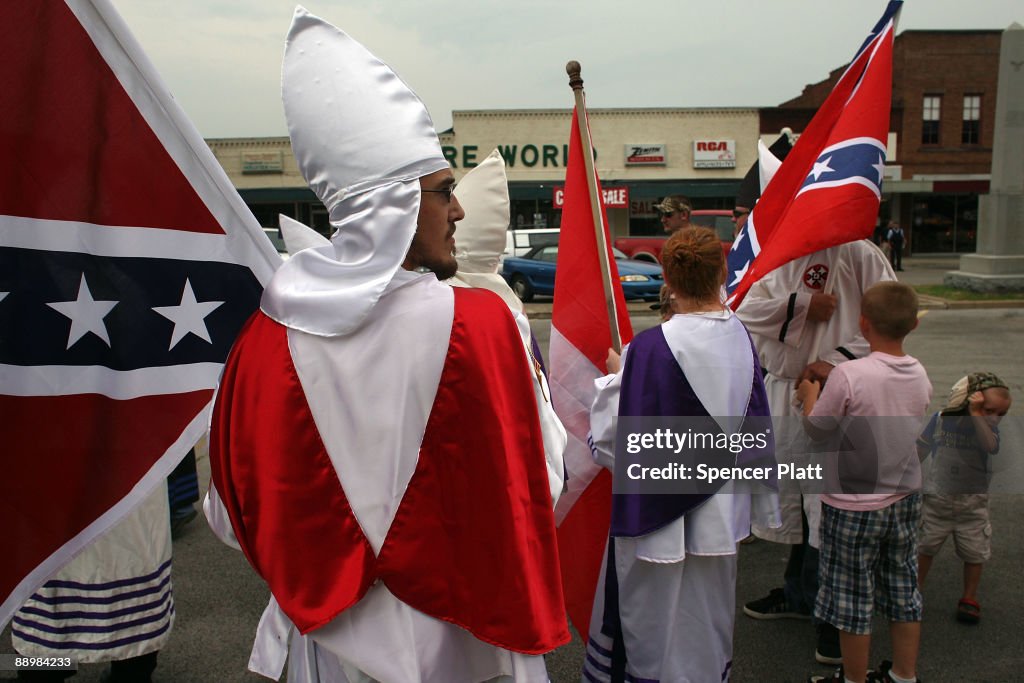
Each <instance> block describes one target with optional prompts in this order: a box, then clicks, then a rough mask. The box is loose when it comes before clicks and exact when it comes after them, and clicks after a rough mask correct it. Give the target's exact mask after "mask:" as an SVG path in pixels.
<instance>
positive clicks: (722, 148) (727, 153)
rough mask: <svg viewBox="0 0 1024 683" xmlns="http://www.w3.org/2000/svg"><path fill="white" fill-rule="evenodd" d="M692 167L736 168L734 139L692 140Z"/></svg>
mask: <svg viewBox="0 0 1024 683" xmlns="http://www.w3.org/2000/svg"><path fill="white" fill-rule="evenodd" d="M693 167H694V168H736V141H735V140H694V141H693Z"/></svg>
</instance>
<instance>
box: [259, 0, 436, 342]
mask: <svg viewBox="0 0 1024 683" xmlns="http://www.w3.org/2000/svg"><path fill="white" fill-rule="evenodd" d="M281 91H282V97H283V99H284V109H285V117H286V119H287V121H288V132H289V134H290V135H291V140H292V151H293V152H294V154H295V158H296V160H297V161H298V165H299V171H300V172H301V173H302V176H303V177H304V178H305V179H306V182H308V183H309V186H310V188H312V190H313V191H314V192H315V193H316V195H317V197H318V198H319V199H320V201H322V202H323V203H324V205H325V206H326V207H327V210H328V212H329V217H330V223H331V227H332V228H333V229H334V234H333V236H332V238H331V246H332V248H327V247H326V246H325V245H321V246H319V247H315V248H311V249H309V248H307V249H303V250H302V251H300V252H298V253H296V254H295V255H294V256H293V257H292V258H291V259H289V260H288V261H287V262H285V263H284V264H283V265H282V266H281V267H280V268H279V269H278V270H277V272H276V273H275V274H274V277H273V278H272V279H271V281H270V283H269V284H268V285H267V288H266V290H265V291H264V293H263V299H262V302H261V308H262V309H263V311H264V312H265V313H266V314H267V315H268V316H270V317H271V318H273V319H274V320H276V321H278V322H280V323H281V324H283V325H286V326H288V327H291V328H294V329H298V330H302V331H304V332H309V333H311V334H316V335H322V336H338V335H344V334H348V333H349V332H352V331H353V330H355V329H357V328H358V327H359V326H360V325H361V324H362V322H363V320H365V318H366V316H367V315H369V313H370V311H371V310H372V309H373V307H374V306H375V305H376V303H377V301H378V300H379V299H380V296H381V294H382V293H383V291H384V288H385V287H386V286H387V284H388V282H390V281H391V278H392V277H393V276H394V274H395V272H396V271H397V270H398V269H399V268H400V267H401V264H402V262H403V261H404V260H405V255H406V252H407V251H408V250H409V245H410V243H411V242H412V237H413V234H414V233H415V232H416V217H417V214H418V213H419V202H420V188H419V178H421V177H423V176H425V175H428V174H430V173H434V172H435V171H439V170H441V169H445V168H448V162H447V161H446V160H445V158H444V155H443V154H442V153H441V145H440V142H439V141H438V139H437V133H436V132H435V131H434V124H433V122H432V121H431V119H430V115H429V114H428V113H427V110H426V108H425V107H424V106H423V103H422V102H421V101H420V99H419V98H418V97H417V96H416V94H415V93H413V92H412V90H410V89H409V88H408V86H406V85H405V83H403V82H402V80H401V79H400V78H399V77H398V76H397V75H395V73H394V72H393V71H392V70H391V69H390V68H389V67H388V66H387V64H384V63H383V62H382V61H380V60H379V59H377V58H376V57H375V56H373V55H372V54H371V53H370V52H369V51H368V50H367V49H366V48H365V47H363V46H362V45H360V44H359V43H358V42H356V41H355V40H353V39H352V38H351V37H350V36H348V35H347V34H346V33H344V32H343V31H341V30H340V29H338V28H337V27H335V26H332V25H331V24H329V23H328V22H326V21H324V20H323V19H320V18H319V17H316V16H314V15H312V14H310V13H308V12H307V11H306V10H305V9H304V8H302V7H297V8H296V10H295V16H294V17H293V20H292V26H291V29H290V30H289V32H288V38H287V42H286V46H285V55H284V67H283V69H282V76H281Z"/></svg>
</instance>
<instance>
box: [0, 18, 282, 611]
mask: <svg viewBox="0 0 1024 683" xmlns="http://www.w3.org/2000/svg"><path fill="white" fill-rule="evenodd" d="M0 44H2V45H3V49H4V58H3V59H2V60H0V86H2V87H0V108H2V110H3V112H4V115H3V117H0V149H2V151H3V155H4V158H6V159H10V160H17V163H8V164H4V165H3V166H0V187H3V188H4V191H3V192H2V193H0V329H2V330H3V334H2V335H0V377H2V380H3V381H2V386H0V416H2V417H0V420H2V422H0V424H2V431H3V433H4V438H5V439H6V443H5V448H4V455H3V469H4V476H3V477H0V516H2V517H3V519H4V520H5V522H4V526H3V528H4V532H3V538H2V541H0V543H2V545H3V547H4V548H5V549H6V555H5V557H4V562H3V563H2V564H0V624H3V623H6V622H7V620H8V619H9V618H10V616H11V615H12V613H13V612H14V610H15V609H17V608H18V607H19V606H20V605H21V604H22V602H24V600H25V599H26V598H27V597H28V596H29V595H30V594H31V593H32V592H33V591H34V590H35V589H36V588H38V587H39V586H40V585H41V584H42V583H43V582H44V581H45V580H46V579H47V578H48V577H49V576H50V575H52V574H53V573H54V572H55V571H57V570H58V569H59V568H60V567H61V566H63V565H64V564H66V562H67V561H68V560H70V559H71V558H72V557H73V556H74V555H75V554H76V553H77V552H78V551H79V550H81V549H82V548H83V547H84V546H85V545H87V544H88V543H89V542H90V541H91V540H92V539H93V538H95V537H96V536H97V535H98V534H100V533H102V532H103V531H105V530H106V529H108V528H109V527H110V526H111V525H112V524H114V523H115V522H116V521H117V520H118V519H119V518H120V517H121V516H123V514H125V513H126V512H128V511H129V510H130V509H131V508H132V507H133V506H134V505H135V504H136V503H137V502H138V501H139V500H140V499H141V498H142V497H143V496H144V495H146V494H148V493H149V491H150V490H152V489H153V487H154V486H157V485H162V484H163V482H164V479H165V477H166V475H167V474H168V473H169V472H170V470H171V469H172V468H173V467H174V465H175V463H176V462H177V461H178V460H180V459H181V457H182V456H183V455H184V454H185V452H186V451H187V450H188V449H189V447H190V446H192V445H193V444H194V443H195V442H196V441H197V440H198V439H199V437H200V436H201V435H202V433H203V432H204V431H205V427H206V422H207V413H206V410H207V408H208V406H209V402H210V399H211V397H212V393H213V389H214V387H215V385H216V382H217V377H218V375H219V373H220V369H221V367H222V365H223V361H224V359H225V357H226V356H227V352H228V350H229V349H230V347H231V344H232V342H233V341H234V338H235V336H236V334H237V332H238V330H239V329H240V328H241V326H242V324H243V323H244V321H245V320H246V318H248V317H249V315H250V314H251V313H252V311H253V310H255V308H256V306H257V305H258V303H259V295H260V291H261V289H262V284H261V283H264V282H266V280H267V279H269V277H270V275H271V273H272V272H273V270H274V268H275V267H276V263H278V262H279V257H278V256H277V254H276V252H274V251H273V248H272V247H271V245H270V243H269V241H268V240H267V239H266V237H265V236H264V235H263V233H262V230H261V228H260V226H259V225H258V224H257V223H256V221H255V219H254V218H253V216H252V214H251V213H249V212H248V209H247V208H246V207H245V204H244V203H243V202H242V200H241V198H240V197H239V196H238V194H237V192H235V190H234V188H233V187H232V186H231V183H230V181H229V180H228V179H227V177H226V176H225V174H224V172H223V170H222V169H221V168H220V166H219V164H218V163H217V161H216V159H215V158H214V157H213V155H212V154H211V153H210V150H209V149H208V148H207V146H206V144H205V143H204V142H203V140H202V138H201V136H200V135H199V133H198V132H197V131H196V130H195V129H194V128H193V127H192V125H191V123H189V121H188V119H187V118H186V117H185V116H184V114H183V113H182V112H181V110H180V109H179V108H178V106H177V105H176V104H175V102H174V100H173V99H172V98H171V96H170V93H169V92H168V91H167V88H166V87H165V86H164V85H163V83H162V82H161V81H160V79H159V77H158V76H157V75H156V72H155V70H154V69H153V67H152V65H151V64H150V63H149V61H148V60H147V59H146V58H145V55H144V54H143V53H142V50H141V49H140V48H139V46H138V44H137V43H136V42H135V41H134V39H133V38H132V37H131V36H130V34H129V33H128V31H127V28H126V27H125V25H124V23H123V22H122V21H121V20H120V18H119V17H118V16H117V14H116V13H115V12H114V10H113V8H112V7H111V6H110V4H109V2H107V1H106V0H95V1H94V2H74V3H67V4H65V3H62V2H12V3H4V4H3V9H2V10H0Z"/></svg>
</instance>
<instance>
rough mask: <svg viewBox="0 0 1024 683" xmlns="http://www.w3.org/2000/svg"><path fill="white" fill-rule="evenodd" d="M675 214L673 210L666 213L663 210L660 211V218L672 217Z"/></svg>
mask: <svg viewBox="0 0 1024 683" xmlns="http://www.w3.org/2000/svg"><path fill="white" fill-rule="evenodd" d="M675 215H676V212H675V211H669V212H667V213H666V212H664V211H662V212H661V217H662V218H672V216H675Z"/></svg>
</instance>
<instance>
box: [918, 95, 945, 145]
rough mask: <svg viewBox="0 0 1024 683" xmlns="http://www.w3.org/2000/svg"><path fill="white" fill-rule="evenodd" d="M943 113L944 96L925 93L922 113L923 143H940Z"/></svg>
mask: <svg viewBox="0 0 1024 683" xmlns="http://www.w3.org/2000/svg"><path fill="white" fill-rule="evenodd" d="M941 115H942V97H940V96H939V95H925V96H924V109H923V112H922V114H921V144H922V145H937V144H939V119H940V118H941Z"/></svg>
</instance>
